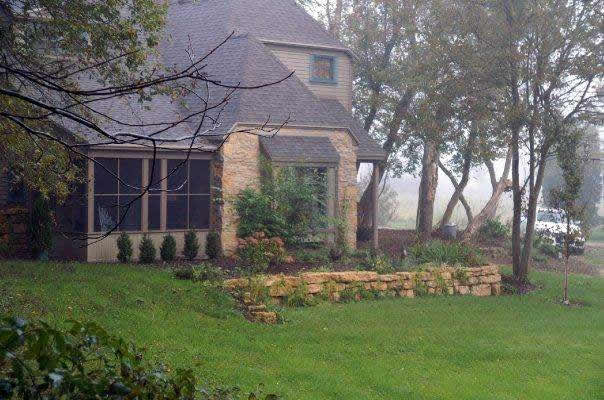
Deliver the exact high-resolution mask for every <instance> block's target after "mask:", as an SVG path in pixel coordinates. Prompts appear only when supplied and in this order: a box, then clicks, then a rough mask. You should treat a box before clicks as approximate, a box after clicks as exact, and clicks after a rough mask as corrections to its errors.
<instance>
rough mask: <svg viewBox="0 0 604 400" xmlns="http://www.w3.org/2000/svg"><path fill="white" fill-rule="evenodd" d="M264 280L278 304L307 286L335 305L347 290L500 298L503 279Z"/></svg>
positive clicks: (323, 275)
mask: <svg viewBox="0 0 604 400" xmlns="http://www.w3.org/2000/svg"><path fill="white" fill-rule="evenodd" d="M262 279H263V281H262V282H263V284H264V286H265V287H266V288H267V290H268V294H269V296H270V297H271V299H272V300H273V301H274V302H276V303H282V302H283V299H284V298H286V297H287V296H288V295H289V294H291V293H293V291H294V290H295V289H296V288H297V287H299V286H301V285H306V293H307V295H308V296H311V297H312V296H316V295H323V296H327V297H328V298H329V299H331V300H333V301H338V300H339V299H340V296H341V293H342V291H344V290H346V289H352V290H359V289H360V288H362V289H365V290H373V291H378V292H383V293H384V294H385V295H390V296H400V297H415V296H416V295H418V294H435V295H438V294H461V295H473V296H490V295H499V294H501V275H500V273H499V267H498V266H494V265H489V266H484V267H477V268H459V269H456V268H451V267H443V268H434V269H430V270H427V271H421V272H397V273H394V274H386V275H380V274H378V273H376V272H372V271H348V272H310V273H303V274H300V275H299V276H284V275H272V276H266V277H263V278H262ZM250 285H252V280H251V279H247V278H237V279H230V280H227V281H225V283H224V287H225V288H226V289H227V290H228V291H231V292H236V291H243V292H245V291H246V289H250Z"/></svg>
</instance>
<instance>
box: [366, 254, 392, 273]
mask: <svg viewBox="0 0 604 400" xmlns="http://www.w3.org/2000/svg"><path fill="white" fill-rule="evenodd" d="M360 267H361V269H362V270H365V271H375V272H377V273H378V274H390V273H392V272H394V271H395V269H394V266H393V265H392V262H391V261H390V258H388V256H387V255H385V254H377V255H374V254H372V253H371V252H370V251H367V252H366V253H365V258H364V260H363V261H361V265H360Z"/></svg>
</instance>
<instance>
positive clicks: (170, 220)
mask: <svg viewBox="0 0 604 400" xmlns="http://www.w3.org/2000/svg"><path fill="white" fill-rule="evenodd" d="M167 200H168V205H167V214H168V215H167V220H166V226H167V228H168V229H207V228H209V226H210V161H209V160H189V161H187V162H186V163H183V160H168V195H167Z"/></svg>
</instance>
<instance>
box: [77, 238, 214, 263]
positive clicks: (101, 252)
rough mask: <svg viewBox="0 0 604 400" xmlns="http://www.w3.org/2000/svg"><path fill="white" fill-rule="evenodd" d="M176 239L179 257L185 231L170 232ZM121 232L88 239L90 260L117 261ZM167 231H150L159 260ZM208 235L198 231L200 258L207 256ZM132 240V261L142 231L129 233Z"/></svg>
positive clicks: (136, 255)
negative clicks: (98, 239)
mask: <svg viewBox="0 0 604 400" xmlns="http://www.w3.org/2000/svg"><path fill="white" fill-rule="evenodd" d="M169 233H170V234H171V235H172V236H174V239H175V240H176V255H177V257H182V250H183V248H184V245H185V233H186V232H185V231H178V232H169ZM119 235H120V234H119V233H113V234H111V235H109V236H108V237H107V238H105V239H103V240H101V241H97V242H96V243H95V241H94V240H91V239H89V240H88V248H87V250H88V262H110V261H117V238H118V237H119ZM166 235H167V233H166V232H149V233H147V236H148V237H149V238H150V239H151V240H152V241H153V244H154V245H155V249H156V250H157V260H159V259H160V257H159V247H160V246H161V243H162V241H163V239H164V236H166ZM207 235H208V232H207V231H197V239H198V240H199V254H198V258H205V248H206V237H207ZM129 236H130V240H132V250H133V255H132V261H137V260H138V255H139V251H138V246H139V245H140V242H141V240H142V238H143V234H142V233H131V234H129Z"/></svg>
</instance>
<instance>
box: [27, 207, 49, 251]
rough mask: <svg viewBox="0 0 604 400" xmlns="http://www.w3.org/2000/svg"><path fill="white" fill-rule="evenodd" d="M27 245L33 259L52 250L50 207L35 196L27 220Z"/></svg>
mask: <svg viewBox="0 0 604 400" xmlns="http://www.w3.org/2000/svg"><path fill="white" fill-rule="evenodd" d="M28 235H29V244H30V248H31V252H32V256H33V257H34V258H40V257H44V256H45V255H46V252H48V250H50V249H51V248H52V215H51V213H50V205H49V204H48V201H47V200H45V199H44V198H43V197H42V196H37V197H36V199H35V200H34V204H33V206H32V210H31V214H30V218H29V227H28Z"/></svg>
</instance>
